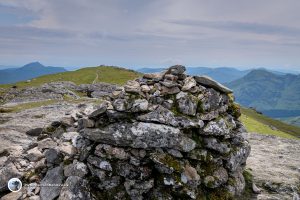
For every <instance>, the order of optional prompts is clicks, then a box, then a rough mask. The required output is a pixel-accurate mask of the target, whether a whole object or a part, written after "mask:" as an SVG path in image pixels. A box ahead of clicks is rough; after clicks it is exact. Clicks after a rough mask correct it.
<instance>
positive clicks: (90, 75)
mask: <svg viewBox="0 0 300 200" xmlns="http://www.w3.org/2000/svg"><path fill="white" fill-rule="evenodd" d="M138 76H140V74H139V73H138V72H135V71H133V70H128V69H124V68H119V67H113V66H98V67H87V68H82V69H79V70H76V71H68V72H62V73H57V74H51V75H45V76H40V77H37V78H34V79H32V80H31V81H30V82H26V81H23V82H18V83H15V84H13V85H15V86H17V87H29V86H38V85H41V84H44V83H50V82H55V81H72V82H74V83H76V84H77V85H79V84H88V83H89V84H91V83H97V82H106V83H113V84H124V83H126V81H128V80H131V79H134V78H137V77H138ZM11 86H12V84H6V85H0V87H2V88H7V87H11Z"/></svg>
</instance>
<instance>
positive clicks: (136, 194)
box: [124, 179, 154, 200]
mask: <svg viewBox="0 0 300 200" xmlns="http://www.w3.org/2000/svg"><path fill="white" fill-rule="evenodd" d="M124 186H125V189H126V192H127V193H128V194H129V196H130V197H131V199H133V200H143V199H144V198H143V194H144V193H147V192H148V191H149V190H150V189H151V188H153V186H154V180H153V179H151V180H149V181H143V182H142V181H136V180H126V181H125V183H124Z"/></svg>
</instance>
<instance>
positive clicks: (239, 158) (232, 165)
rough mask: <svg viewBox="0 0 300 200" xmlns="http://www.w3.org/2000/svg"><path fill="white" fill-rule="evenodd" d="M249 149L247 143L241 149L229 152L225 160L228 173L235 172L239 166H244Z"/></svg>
mask: <svg viewBox="0 0 300 200" xmlns="http://www.w3.org/2000/svg"><path fill="white" fill-rule="evenodd" d="M250 150H251V147H250V145H249V143H248V142H247V141H245V142H244V143H243V145H242V146H241V147H238V148H237V149H236V150H235V151H233V152H231V153H230V155H229V157H228V158H227V162H226V167H227V169H229V170H230V171H236V170H237V169H238V167H239V166H241V165H242V164H245V162H246V159H247V157H248V156H249V154H250Z"/></svg>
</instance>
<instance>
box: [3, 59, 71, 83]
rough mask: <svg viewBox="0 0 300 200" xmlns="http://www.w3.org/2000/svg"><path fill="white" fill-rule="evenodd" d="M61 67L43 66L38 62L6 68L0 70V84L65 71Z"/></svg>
mask: <svg viewBox="0 0 300 200" xmlns="http://www.w3.org/2000/svg"><path fill="white" fill-rule="evenodd" d="M65 71H67V70H65V69H64V68H62V67H51V66H44V65H42V64H41V63H39V62H33V63H29V64H27V65H24V66H23V67H20V68H8V69H3V70H0V84H7V83H15V82H18V81H25V80H28V79H32V78H35V77H38V76H42V75H46V74H55V73H59V72H65Z"/></svg>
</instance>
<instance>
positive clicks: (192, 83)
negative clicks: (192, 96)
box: [181, 76, 197, 91]
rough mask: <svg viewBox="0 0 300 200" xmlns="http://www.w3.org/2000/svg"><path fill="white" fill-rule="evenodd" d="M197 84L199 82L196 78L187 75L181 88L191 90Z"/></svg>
mask: <svg viewBox="0 0 300 200" xmlns="http://www.w3.org/2000/svg"><path fill="white" fill-rule="evenodd" d="M196 85H197V82H196V81H195V79H194V78H193V77H191V76H190V77H187V78H186V79H184V85H183V86H182V88H181V90H182V91H189V90H191V89H192V88H193V87H195V86H196Z"/></svg>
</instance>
